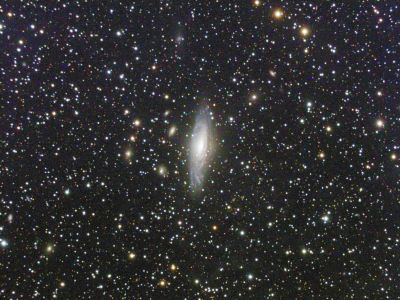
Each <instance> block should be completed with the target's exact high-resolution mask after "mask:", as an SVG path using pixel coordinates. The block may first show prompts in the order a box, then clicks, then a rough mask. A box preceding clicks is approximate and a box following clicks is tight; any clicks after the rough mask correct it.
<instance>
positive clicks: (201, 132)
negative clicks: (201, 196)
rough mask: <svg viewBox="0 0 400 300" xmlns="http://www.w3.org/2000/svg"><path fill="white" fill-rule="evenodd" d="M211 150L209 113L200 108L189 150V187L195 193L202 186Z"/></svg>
mask: <svg viewBox="0 0 400 300" xmlns="http://www.w3.org/2000/svg"><path fill="white" fill-rule="evenodd" d="M210 150H211V118H210V111H209V110H208V109H206V108H202V109H200V110H199V112H198V113H197V115H196V119H195V123H194V128H193V132H192V135H191V140H190V149H189V152H190V153H189V172H190V185H191V188H192V189H193V190H194V191H196V190H198V189H199V188H201V186H202V185H203V181H204V177H205V172H206V166H207V163H208V159H209V156H210Z"/></svg>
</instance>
